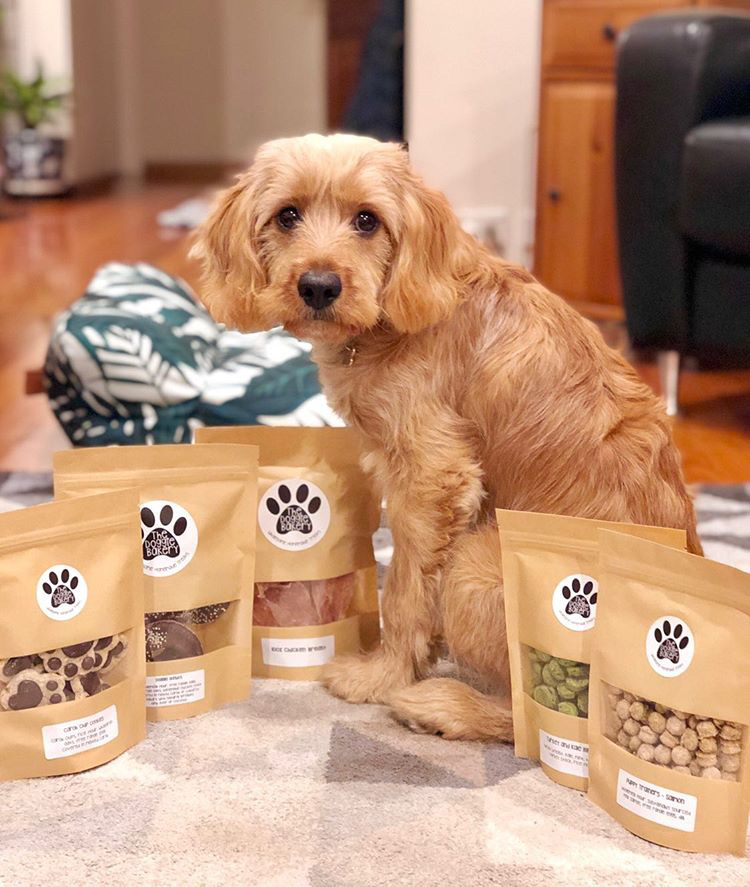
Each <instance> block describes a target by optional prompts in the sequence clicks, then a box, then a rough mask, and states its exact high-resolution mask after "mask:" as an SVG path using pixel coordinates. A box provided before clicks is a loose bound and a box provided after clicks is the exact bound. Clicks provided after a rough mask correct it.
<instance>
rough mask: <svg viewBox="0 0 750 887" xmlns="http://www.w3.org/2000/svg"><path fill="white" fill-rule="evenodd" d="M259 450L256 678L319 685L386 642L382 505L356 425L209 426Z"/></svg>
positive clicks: (218, 437)
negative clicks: (332, 670) (344, 656)
mask: <svg viewBox="0 0 750 887" xmlns="http://www.w3.org/2000/svg"><path fill="white" fill-rule="evenodd" d="M196 437H197V440H199V441H208V442H219V441H221V442H234V443H250V444H255V445H257V446H258V447H259V448H260V469H259V478H258V530H257V561H256V569H255V582H256V584H255V603H254V610H253V621H254V625H253V674H254V675H257V676H258V677H274V678H287V679H294V680H315V679H317V678H318V677H320V673H321V669H322V667H323V665H325V663H326V662H328V660H329V659H331V658H332V657H333V656H335V655H336V654H338V653H347V652H356V651H357V650H358V649H360V648H364V649H370V648H372V647H374V646H376V645H377V644H378V643H379V642H380V628H379V619H378V599H377V588H376V584H377V579H376V572H375V557H374V553H373V548H372V534H373V532H374V531H375V530H376V529H377V527H378V524H379V518H380V502H379V500H378V498H377V496H376V495H375V492H374V490H373V488H372V484H371V482H370V480H369V479H368V478H367V476H366V475H365V473H364V472H363V471H362V469H361V467H360V464H359V457H360V444H359V439H358V437H357V436H356V433H355V432H354V431H353V430H352V429H350V428H284V427H266V426H246V427H230V428H200V429H198V431H197V433H196Z"/></svg>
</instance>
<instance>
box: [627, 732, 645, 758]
mask: <svg viewBox="0 0 750 887" xmlns="http://www.w3.org/2000/svg"><path fill="white" fill-rule="evenodd" d="M642 745H643V743H642V742H641V740H640V739H639V738H638V736H631V737H630V741H629V742H628V748H629V749H630V751H632V752H633V754H635V752H637V751H638V749H639V748H640V747H641V746H642Z"/></svg>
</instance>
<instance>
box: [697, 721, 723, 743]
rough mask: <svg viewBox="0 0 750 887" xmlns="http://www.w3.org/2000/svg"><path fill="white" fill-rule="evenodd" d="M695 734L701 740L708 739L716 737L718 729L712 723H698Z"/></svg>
mask: <svg viewBox="0 0 750 887" xmlns="http://www.w3.org/2000/svg"><path fill="white" fill-rule="evenodd" d="M695 732H696V733H697V734H698V736H700V738H701V739H708V738H709V737H711V736H718V734H719V728H718V727H717V726H716V724H714V722H713V721H698V724H697V726H696V728H695Z"/></svg>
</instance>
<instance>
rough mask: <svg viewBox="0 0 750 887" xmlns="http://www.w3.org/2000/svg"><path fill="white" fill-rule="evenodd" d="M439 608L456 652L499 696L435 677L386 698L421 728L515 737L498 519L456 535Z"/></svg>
mask: <svg viewBox="0 0 750 887" xmlns="http://www.w3.org/2000/svg"><path fill="white" fill-rule="evenodd" d="M440 611H441V621H442V629H443V637H444V639H445V642H446V645H447V647H448V649H449V651H450V653H451V656H452V657H453V658H454V659H455V660H456V661H457V662H458V663H459V664H460V665H464V666H468V667H469V668H470V669H471V671H472V672H473V673H475V674H476V675H478V676H479V678H480V680H481V681H482V684H483V685H485V686H487V687H488V688H492V689H491V694H492V695H485V694H483V693H480V692H479V691H478V690H475V689H474V688H473V687H470V686H468V685H467V684H464V683H462V682H461V681H457V680H453V679H450V678H431V679H428V680H424V681H420V682H419V683H416V684H413V685H411V686H409V687H404V688H403V689H399V690H394V692H393V693H391V694H389V696H388V697H387V699H386V702H387V704H388V705H389V706H390V707H391V708H392V709H393V712H394V714H395V715H396V717H398V718H399V720H401V721H403V722H405V723H406V724H408V726H410V727H411V728H412V729H415V730H422V731H425V732H430V733H440V734H442V735H443V736H444V737H446V738H448V739H501V740H506V741H510V740H512V738H513V726H512V718H511V714H510V689H509V688H510V678H509V670H508V647H507V641H506V636H505V607H504V599H503V583H502V568H501V562H500V543H499V540H498V536H497V528H496V527H495V526H494V525H487V526H485V527H483V528H482V529H480V530H478V531H475V532H471V533H465V534H464V535H462V536H461V537H460V538H459V539H458V540H457V541H456V543H455V546H454V548H453V551H452V554H451V559H450V564H449V565H448V566H446V568H445V570H444V572H443V578H442V582H441V588H440ZM495 694H496V695H495Z"/></svg>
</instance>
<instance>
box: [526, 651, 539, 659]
mask: <svg viewBox="0 0 750 887" xmlns="http://www.w3.org/2000/svg"><path fill="white" fill-rule="evenodd" d="M526 649H527V651H528V654H529V662H538V661H539V657H538V656H537V655H536V650H535V649H534V648H533V647H527V648H526Z"/></svg>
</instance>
